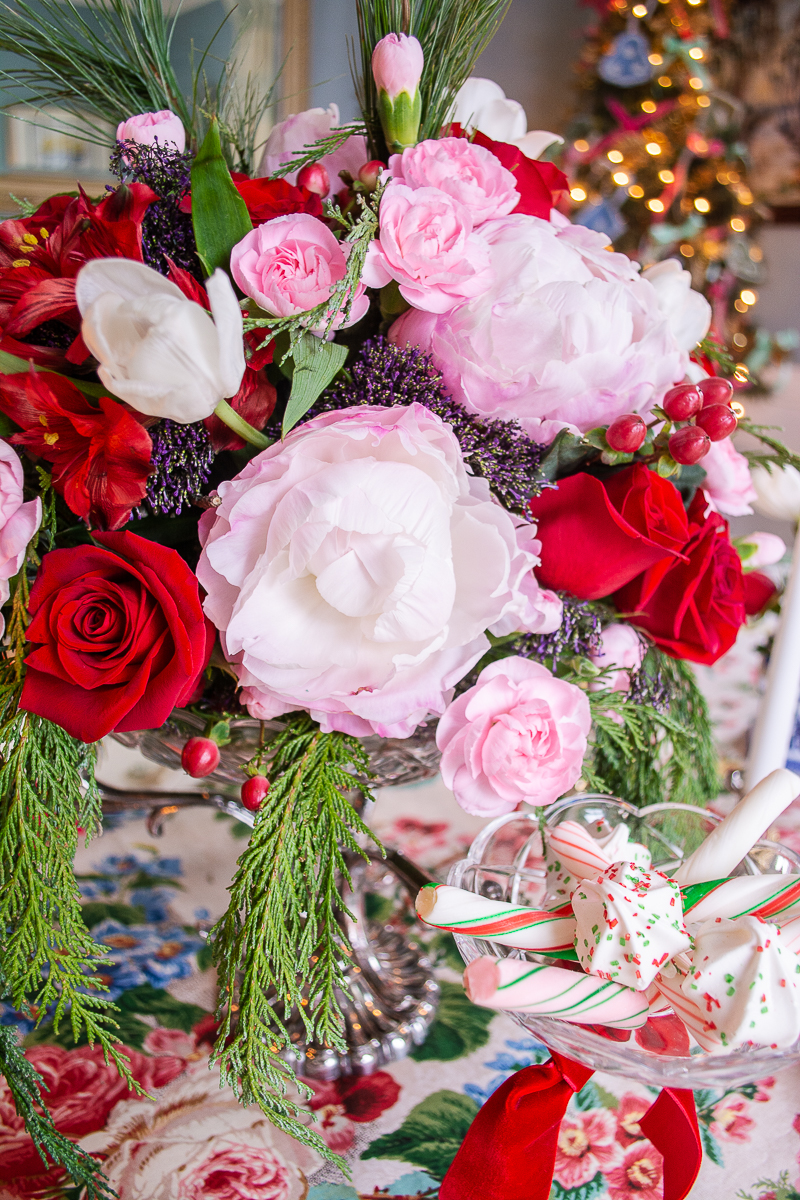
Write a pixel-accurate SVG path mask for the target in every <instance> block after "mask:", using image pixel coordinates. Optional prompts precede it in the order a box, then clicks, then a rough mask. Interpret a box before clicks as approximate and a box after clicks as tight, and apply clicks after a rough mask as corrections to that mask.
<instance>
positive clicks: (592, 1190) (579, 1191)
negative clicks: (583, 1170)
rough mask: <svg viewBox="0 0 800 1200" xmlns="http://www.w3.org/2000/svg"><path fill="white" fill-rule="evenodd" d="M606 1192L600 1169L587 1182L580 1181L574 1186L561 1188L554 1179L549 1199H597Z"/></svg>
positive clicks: (603, 1177)
mask: <svg viewBox="0 0 800 1200" xmlns="http://www.w3.org/2000/svg"><path fill="white" fill-rule="evenodd" d="M606 1194H607V1193H606V1180H605V1176H604V1175H603V1172H602V1171H598V1172H597V1174H596V1175H595V1176H594V1177H593V1178H592V1179H590V1180H589V1182H588V1183H582V1184H581V1185H580V1187H576V1188H563V1187H562V1186H561V1184H560V1183H559V1182H558V1180H557V1179H554V1180H553V1186H552V1190H551V1192H550V1200H599V1198H600V1196H605V1195H606Z"/></svg>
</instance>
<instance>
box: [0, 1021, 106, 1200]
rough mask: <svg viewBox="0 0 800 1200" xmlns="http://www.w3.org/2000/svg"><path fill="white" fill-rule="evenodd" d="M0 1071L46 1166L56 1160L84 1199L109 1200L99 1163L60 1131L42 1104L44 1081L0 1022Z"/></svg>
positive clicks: (7, 1028) (13, 1031) (9, 1027)
mask: <svg viewBox="0 0 800 1200" xmlns="http://www.w3.org/2000/svg"><path fill="white" fill-rule="evenodd" d="M0 1074H2V1075H4V1076H5V1079H6V1083H7V1084H8V1087H9V1091H10V1092H11V1095H12V1097H13V1100H14V1107H15V1108H16V1110H17V1113H18V1115H19V1116H20V1117H22V1119H23V1121H24V1122H25V1129H26V1130H27V1132H28V1133H29V1134H30V1136H31V1137H32V1138H33V1141H34V1144H35V1146H36V1149H37V1150H38V1151H39V1155H40V1157H41V1159H42V1162H43V1163H44V1164H45V1166H46V1167H47V1166H49V1165H50V1164H51V1163H58V1164H59V1165H60V1166H62V1167H63V1168H64V1169H65V1171H66V1172H67V1174H68V1175H70V1176H71V1178H72V1180H73V1182H74V1183H75V1185H76V1187H80V1188H85V1189H86V1190H85V1192H82V1193H81V1194H82V1196H84V1198H85V1200H112V1198H113V1197H116V1192H115V1191H114V1190H113V1189H112V1188H111V1187H110V1186H109V1183H108V1180H107V1179H106V1177H105V1175H104V1174H103V1172H102V1170H101V1167H100V1163H99V1162H97V1160H96V1159H94V1158H92V1157H91V1155H90V1154H87V1153H86V1151H85V1150H81V1149H80V1147H79V1146H76V1145H75V1144H74V1143H73V1142H71V1141H70V1140H69V1138H68V1137H65V1136H64V1134H63V1133H59V1132H58V1130H57V1129H56V1127H55V1125H54V1124H53V1120H52V1117H51V1116H50V1114H49V1113H48V1112H47V1110H46V1109H44V1108H43V1107H42V1097H41V1089H45V1090H46V1088H45V1083H44V1080H43V1079H42V1077H41V1075H40V1074H39V1073H38V1071H36V1070H34V1068H33V1067H32V1066H31V1064H30V1063H29V1062H28V1060H27V1058H26V1057H25V1055H24V1054H23V1052H22V1048H21V1046H20V1045H19V1044H18V1043H17V1038H16V1031H15V1030H14V1029H13V1028H12V1027H11V1026H8V1025H6V1026H3V1025H0Z"/></svg>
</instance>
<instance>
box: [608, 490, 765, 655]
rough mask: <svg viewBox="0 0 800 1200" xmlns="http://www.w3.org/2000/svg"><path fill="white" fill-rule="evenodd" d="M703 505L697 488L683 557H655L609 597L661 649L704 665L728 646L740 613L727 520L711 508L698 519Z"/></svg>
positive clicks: (738, 572)
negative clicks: (642, 571)
mask: <svg viewBox="0 0 800 1200" xmlns="http://www.w3.org/2000/svg"><path fill="white" fill-rule="evenodd" d="M705 505H706V500H705V498H704V496H703V493H702V492H701V491H698V492H697V495H696V496H695V498H694V500H693V502H692V506H691V508H690V509H689V539H688V541H687V543H686V545H685V546H684V548H683V551H684V555H685V558H673V559H664V560H662V561H661V562H660V563H657V564H656V565H655V566H654V567H651V568H650V569H649V570H648V571H645V572H644V573H643V574H642V575H640V576H639V577H638V578H637V579H634V580H633V582H632V583H629V584H628V585H627V586H626V587H624V588H622V589H621V590H620V591H619V592H617V594H616V595H615V597H614V603H615V604H616V606H617V608H618V609H619V610H620V611H621V612H626V613H631V614H633V615H632V616H631V622H632V624H634V625H638V626H639V627H640V628H641V629H644V630H645V632H646V633H649V634H650V637H651V638H652V639H653V641H654V642H655V643H656V645H657V646H659V647H660V648H661V649H662V650H663V651H664V652H665V653H666V654H671V655H672V657H673V658H688V659H689V660H690V661H691V662H699V663H706V664H709V665H710V664H711V663H714V662H716V661H717V659H718V658H721V657H722V655H723V654H724V653H725V652H726V651H727V650H730V648H731V646H732V645H733V643H734V642H735V641H736V634H737V633H738V631H739V627H740V626H741V625H743V624H744V621H745V615H746V614H745V605H744V584H743V581H742V564H741V561H740V559H739V555H738V554H737V553H736V550H735V549H734V547H733V546H732V545H731V542H730V538H729V537H728V524H727V521H725V520H723V518H722V517H721V516H720V515H719V513H716V512H710V513H709V514H708V516H707V517H706V518H705V519H703V511H704V508H705Z"/></svg>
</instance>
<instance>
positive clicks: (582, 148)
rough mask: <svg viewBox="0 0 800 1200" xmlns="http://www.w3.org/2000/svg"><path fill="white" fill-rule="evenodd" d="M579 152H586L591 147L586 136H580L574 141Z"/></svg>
mask: <svg viewBox="0 0 800 1200" xmlns="http://www.w3.org/2000/svg"><path fill="white" fill-rule="evenodd" d="M572 144H573V146H574V147H575V149H576V150H577V151H578V153H579V154H585V153H586V151H587V150H588V149H589V143H588V142H587V140H586V138H578V140H577V142H573V143H572Z"/></svg>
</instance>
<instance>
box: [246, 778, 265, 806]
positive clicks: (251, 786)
mask: <svg viewBox="0 0 800 1200" xmlns="http://www.w3.org/2000/svg"><path fill="white" fill-rule="evenodd" d="M268 791H269V780H268V779H267V778H266V776H265V775H253V776H252V778H250V779H245V781H244V783H243V784H242V804H243V805H244V806H245V808H246V809H247V810H248V812H258V810H259V809H260V808H261V805H262V804H263V803H264V797H265V796H266V794H267V792H268Z"/></svg>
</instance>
